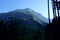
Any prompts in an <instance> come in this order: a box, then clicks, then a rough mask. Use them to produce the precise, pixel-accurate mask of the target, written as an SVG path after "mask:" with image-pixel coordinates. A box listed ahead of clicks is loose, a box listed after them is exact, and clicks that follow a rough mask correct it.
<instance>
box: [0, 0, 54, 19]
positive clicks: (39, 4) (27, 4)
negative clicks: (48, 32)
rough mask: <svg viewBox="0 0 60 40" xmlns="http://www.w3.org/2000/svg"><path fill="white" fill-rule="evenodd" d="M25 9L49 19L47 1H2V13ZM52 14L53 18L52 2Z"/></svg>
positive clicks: (0, 4)
mask: <svg viewBox="0 0 60 40" xmlns="http://www.w3.org/2000/svg"><path fill="white" fill-rule="evenodd" d="M25 8H31V9H33V10H35V11H36V12H38V13H41V14H42V15H44V16H45V17H47V18H48V8H47V0H0V13H1V12H8V11H11V10H15V9H25ZM50 13H51V18H52V17H53V16H52V6H51V1H50Z"/></svg>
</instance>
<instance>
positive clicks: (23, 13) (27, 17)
mask: <svg viewBox="0 0 60 40" xmlns="http://www.w3.org/2000/svg"><path fill="white" fill-rule="evenodd" d="M9 17H14V18H19V19H20V23H21V24H24V25H26V26H29V27H37V26H41V27H43V26H45V25H46V23H47V22H48V21H47V19H46V18H45V17H44V16H42V15H41V14H40V13H37V12H35V11H33V10H32V9H30V8H26V9H16V10H13V11H10V12H8V13H0V20H4V21H7V20H8V19H9Z"/></svg>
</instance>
